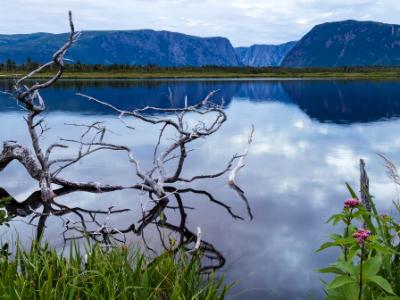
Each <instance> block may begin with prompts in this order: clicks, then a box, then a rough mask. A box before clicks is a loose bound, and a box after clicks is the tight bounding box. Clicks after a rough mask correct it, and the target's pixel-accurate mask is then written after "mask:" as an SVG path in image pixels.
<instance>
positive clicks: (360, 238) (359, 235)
mask: <svg viewBox="0 0 400 300" xmlns="http://www.w3.org/2000/svg"><path fill="white" fill-rule="evenodd" d="M370 236H371V231H370V230H368V229H358V230H357V231H356V232H354V233H353V237H355V238H356V240H357V242H358V243H359V244H360V245H363V244H364V242H365V240H366V239H368V237H370Z"/></svg>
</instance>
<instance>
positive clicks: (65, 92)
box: [0, 80, 400, 124]
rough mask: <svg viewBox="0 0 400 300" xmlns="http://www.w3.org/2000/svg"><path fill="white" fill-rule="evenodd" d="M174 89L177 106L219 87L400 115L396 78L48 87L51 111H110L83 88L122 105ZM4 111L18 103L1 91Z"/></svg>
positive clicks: (336, 117)
mask: <svg viewBox="0 0 400 300" xmlns="http://www.w3.org/2000/svg"><path fill="white" fill-rule="evenodd" d="M11 84H12V81H10V80H0V90H7V89H10V88H11ZM169 89H170V90H171V92H172V93H173V95H174V96H175V97H174V99H176V100H175V102H174V103H173V105H175V106H177V107H178V106H183V105H184V99H185V96H187V97H188V100H189V104H193V103H194V102H195V101H197V99H203V98H204V97H205V96H206V95H207V93H208V92H209V91H212V90H219V96H220V97H221V98H222V99H224V102H225V104H226V106H229V104H230V103H231V102H232V100H233V99H234V98H243V99H248V100H251V101H260V102H262V101H278V102H283V103H292V104H295V105H297V106H298V107H299V108H300V109H301V110H303V111H304V112H305V113H306V114H307V115H308V116H309V117H310V118H312V119H316V120H318V121H320V122H330V123H338V124H351V123H367V122H372V121H377V120H382V119H391V118H396V117H399V116H400V82H399V81H395V80H385V81H372V80H272V81H271V80H270V81H265V80H253V81H250V80H245V81H243V80H227V81H220V80H114V81H106V80H81V81H73V80H64V81H61V82H59V83H58V84H57V86H56V87H53V88H50V89H48V90H47V91H45V92H44V95H45V96H46V97H47V98H48V99H63V101H51V102H49V103H48V110H49V111H70V112H79V113H96V114H99V113H101V114H109V113H110V110H109V109H107V108H105V107H102V106H99V105H96V104H94V103H91V102H89V101H82V99H79V98H78V97H76V96H75V93H77V92H80V93H83V94H88V95H91V96H93V97H98V98H102V99H107V100H108V101H109V102H110V103H111V104H113V105H115V106H117V107H120V108H122V109H133V108H141V107H144V106H146V105H152V106H157V107H163V108H167V107H171V103H170V101H169V99H168V97H169ZM0 103H2V105H1V106H0V111H5V110H15V109H16V108H17V107H16V106H15V104H14V103H13V102H12V101H9V100H8V99H7V96H6V95H1V94H0Z"/></svg>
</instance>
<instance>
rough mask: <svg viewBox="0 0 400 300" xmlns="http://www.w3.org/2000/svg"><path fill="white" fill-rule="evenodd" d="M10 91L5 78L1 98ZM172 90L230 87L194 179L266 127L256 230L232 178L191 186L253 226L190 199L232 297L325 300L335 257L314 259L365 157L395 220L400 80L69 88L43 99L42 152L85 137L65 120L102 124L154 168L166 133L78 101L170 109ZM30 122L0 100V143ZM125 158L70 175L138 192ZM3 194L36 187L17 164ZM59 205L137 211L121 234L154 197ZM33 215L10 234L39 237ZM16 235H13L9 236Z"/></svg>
mask: <svg viewBox="0 0 400 300" xmlns="http://www.w3.org/2000/svg"><path fill="white" fill-rule="evenodd" d="M8 85H9V82H6V81H0V88H1V89H2V90H4V89H7V87H8ZM168 88H170V89H171V90H172V92H173V95H174V98H175V105H176V106H180V105H183V103H184V102H183V101H184V100H183V99H184V96H185V95H187V96H188V99H189V101H191V102H195V101H197V100H199V99H201V98H202V97H204V96H205V95H206V94H208V92H209V91H211V90H215V89H219V90H220V91H219V93H218V96H217V97H219V98H223V99H224V101H225V103H226V113H227V116H228V121H227V122H226V123H225V124H224V126H223V128H222V129H221V130H220V131H219V132H217V133H216V134H215V135H214V136H212V137H210V138H209V139H208V140H207V141H199V142H196V144H195V145H194V148H195V149H196V151H193V152H191V153H190V157H189V158H188V160H187V166H186V169H185V174H187V176H190V175H193V174H199V173H205V172H207V171H211V172H212V171H218V170H220V169H221V168H223V167H224V166H225V164H224V162H225V161H227V160H228V159H229V158H230V156H231V155H232V154H234V153H235V152H241V151H242V149H243V145H244V143H245V141H246V136H247V133H248V130H249V128H250V126H251V124H254V126H255V128H256V133H255V141H254V144H253V146H252V149H251V152H250V154H249V156H248V159H247V166H246V168H245V169H244V170H243V172H242V173H240V176H239V179H238V182H239V184H240V186H241V187H242V188H243V189H244V190H245V192H246V194H247V196H248V198H249V200H250V203H251V207H252V210H253V214H254V219H253V221H250V220H249V218H248V216H247V215H246V208H245V206H244V204H243V202H242V201H241V200H240V199H239V198H238V197H237V195H236V194H235V193H234V192H233V191H232V190H230V189H229V188H228V187H227V186H226V180H227V178H226V177H224V178H222V179H219V180H209V181H203V182H198V183H196V184H194V185H193V187H195V188H198V189H205V190H207V191H210V192H212V193H213V195H214V196H215V198H216V199H218V200H220V201H222V202H224V203H226V204H227V205H229V206H231V207H232V209H233V211H234V213H236V214H239V215H241V216H243V217H244V220H243V221H241V220H235V219H233V218H232V217H231V216H230V215H229V214H228V213H227V211H226V210H225V209H224V208H223V207H221V206H219V205H216V204H215V203H211V202H209V201H208V200H207V199H206V198H204V197H202V196H201V195H189V194H188V195H184V197H183V198H184V199H183V201H184V203H185V204H186V205H188V206H190V207H193V208H195V209H190V210H188V211H187V214H188V218H187V226H188V228H190V229H191V230H193V231H195V229H196V227H197V226H200V227H201V228H202V231H203V238H204V240H206V241H207V242H209V243H211V244H213V245H214V247H215V248H216V249H217V250H218V251H220V252H221V253H222V254H223V255H224V257H225V259H226V263H225V265H224V267H223V269H222V271H224V272H225V273H226V274H227V280H228V281H233V280H237V281H238V284H237V286H236V288H235V289H234V290H233V292H232V293H231V297H232V298H233V299H308V297H309V296H310V295H313V296H316V297H317V299H319V298H321V297H322V291H321V284H320V280H319V279H320V278H321V277H320V275H319V274H317V273H315V271H314V270H315V269H317V268H319V267H322V266H325V265H326V264H328V263H329V262H330V261H332V260H333V259H334V257H335V252H334V251H327V252H324V253H317V254H316V253H314V251H315V249H317V248H318V246H319V245H320V244H321V243H322V242H324V241H325V240H326V239H327V235H328V233H329V231H330V230H331V228H330V227H329V226H327V225H326V224H325V220H326V219H327V218H328V216H329V215H330V214H332V213H334V212H337V211H338V210H339V209H341V206H342V202H343V200H344V199H345V198H346V197H347V196H348V195H347V192H346V188H345V186H344V183H345V182H346V181H347V182H349V183H351V184H352V185H353V186H355V187H357V180H358V159H359V158H361V157H362V158H364V159H365V160H366V162H367V168H368V171H369V175H370V179H371V191H372V193H373V194H374V195H375V196H376V198H377V202H378V205H379V207H380V208H381V210H382V211H385V212H390V211H389V209H390V203H391V200H393V199H394V198H395V197H397V193H396V188H395V186H394V185H393V184H392V183H391V182H390V180H389V179H388V178H387V176H386V174H385V169H384V166H383V163H382V161H381V160H380V158H379V157H378V156H377V155H376V153H377V152H379V153H384V154H386V155H388V156H389V157H391V158H392V159H393V160H395V161H400V136H399V134H398V132H399V130H398V129H399V128H400V120H399V119H398V116H400V81H331V80H329V81H328V80H313V81H311V80H310V81H309V80H283V81H282V80H281V81H278V80H252V81H245V80H244V81H235V80H226V81H220V80H219V81H216V80H212V81H205V80H191V81H165V80H164V81H156V80H152V81H113V82H108V81H76V82H75V81H64V82H61V83H59V84H58V86H56V87H55V88H52V89H49V90H47V91H46V92H44V93H43V95H44V96H45V99H46V101H47V106H48V113H47V115H46V119H47V123H48V125H49V127H51V131H49V132H48V134H47V135H46V139H45V140H44V141H43V143H45V144H46V143H52V142H53V141H54V140H55V139H57V138H58V137H67V138H68V137H76V136H77V135H78V134H79V133H80V129H79V128H75V127H66V126H65V125H64V123H88V122H89V121H93V120H96V119H100V120H103V121H105V122H106V124H107V125H108V126H109V128H110V129H112V130H113V131H115V132H117V133H119V134H110V135H109V137H108V138H109V140H111V141H113V142H116V143H122V144H127V145H129V146H131V147H132V148H133V149H135V151H136V154H137V156H138V157H139V158H140V159H141V160H142V161H143V164H144V165H149V163H151V151H152V147H153V146H154V144H155V143H156V141H157V132H158V128H150V127H147V126H143V124H140V123H138V122H134V123H133V124H134V126H135V128H136V130H135V131H134V132H127V131H126V130H125V129H123V127H122V126H121V124H120V122H119V121H118V120H116V117H115V115H113V114H112V113H111V112H110V111H109V110H107V109H105V108H103V107H100V106H98V105H96V104H94V103H90V102H88V101H85V100H83V99H81V98H79V97H77V96H76V95H75V93H76V92H82V93H85V94H88V95H92V96H95V97H98V98H100V99H104V100H106V101H108V102H110V103H112V104H114V105H116V106H119V107H122V108H132V107H142V106H144V105H148V104H151V105H156V106H160V107H167V106H168V105H170V104H169V101H168V98H167V96H168ZM22 117H23V112H21V111H20V110H19V108H17V107H16V106H15V105H14V103H13V102H12V101H11V100H10V99H8V98H7V96H5V95H0V141H3V140H17V141H19V142H21V143H24V142H28V136H27V132H26V129H25V124H24V122H23V119H22ZM125 134H129V137H128V138H127V137H126V135H125ZM122 135H123V136H122ZM125 161H126V160H125V158H124V156H122V155H120V154H115V153H100V154H98V155H95V156H93V157H92V158H90V159H88V160H86V161H84V162H83V163H81V164H79V165H77V166H76V167H74V168H73V169H71V170H70V171H68V172H65V173H64V175H63V177H66V178H73V179H76V180H92V181H101V182H104V183H118V184H126V185H128V184H131V183H132V182H134V176H133V172H132V169H131V167H130V166H129V165H128V164H126V163H125ZM0 187H1V188H3V189H4V190H6V191H7V192H8V193H10V194H11V195H12V196H13V197H15V198H16V199H18V200H19V201H23V200H25V199H26V198H27V197H28V196H29V195H30V194H31V193H32V192H34V191H35V190H36V188H37V186H36V183H35V182H34V181H32V180H31V179H30V178H29V177H28V176H27V174H26V173H25V170H24V169H23V168H22V167H21V166H19V165H18V164H17V163H12V164H11V165H10V166H9V167H8V168H7V169H6V170H5V171H3V172H1V173H0ZM57 201H58V202H60V203H64V204H67V205H70V206H80V207H83V208H88V209H100V208H107V207H109V206H111V205H113V206H115V207H116V208H130V209H131V211H129V212H126V213H123V214H119V215H118V216H111V220H110V222H111V223H112V225H113V226H115V227H120V228H126V227H128V226H129V225H130V224H132V223H133V222H134V220H137V218H138V217H139V216H140V214H141V209H140V203H141V202H142V203H145V205H146V201H147V200H146V199H144V198H143V195H140V194H139V193H136V192H132V191H119V192H113V193H108V194H89V193H82V192H80V193H73V194H69V195H65V196H62V197H59V198H58V199H57ZM38 209H39V211H40V208H38ZM31 217H32V215H30V216H29V217H27V218H23V217H17V218H15V219H14V221H13V222H12V228H14V229H15V231H17V232H18V233H19V234H20V236H21V237H22V238H23V239H25V240H29V238H31V237H32V234H33V232H34V227H32V226H31V225H28V224H26V222H27V221H29V220H30V219H31ZM167 217H168V218H169V220H171V221H172V222H173V221H174V220H177V216H176V215H175V214H174V212H173V211H172V210H171V212H170V214H169V215H168V216H167ZM33 223H35V222H33ZM46 225H47V228H46V237H47V238H48V239H49V240H51V241H52V243H53V244H54V245H56V246H61V245H62V244H63V238H62V236H61V235H60V233H61V232H62V231H63V227H62V221H61V220H60V218H57V217H50V218H49V219H48V222H47V224H46ZM15 231H14V232H15ZM9 235H10V233H8V232H5V233H4V235H3V238H7V236H9ZM128 238H129V239H130V240H133V237H129V236H128ZM147 239H148V242H149V243H154V244H157V243H158V233H157V232H156V231H154V230H151V229H150V230H149V231H148V232H147Z"/></svg>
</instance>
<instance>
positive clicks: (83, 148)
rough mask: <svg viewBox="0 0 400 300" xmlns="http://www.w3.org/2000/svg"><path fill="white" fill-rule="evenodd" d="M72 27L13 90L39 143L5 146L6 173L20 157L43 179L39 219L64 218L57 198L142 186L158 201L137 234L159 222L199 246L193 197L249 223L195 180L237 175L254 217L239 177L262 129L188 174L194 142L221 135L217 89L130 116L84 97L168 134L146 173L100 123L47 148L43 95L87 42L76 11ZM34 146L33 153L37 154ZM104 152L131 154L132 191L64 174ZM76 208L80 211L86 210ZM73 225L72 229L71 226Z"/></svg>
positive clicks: (1, 164)
mask: <svg viewBox="0 0 400 300" xmlns="http://www.w3.org/2000/svg"><path fill="white" fill-rule="evenodd" d="M69 25H70V32H69V35H68V39H67V41H66V43H65V44H64V45H63V46H62V47H61V48H60V49H59V50H58V51H56V52H55V53H54V55H53V58H52V60H51V61H49V62H48V63H45V64H43V65H41V66H39V67H38V68H37V69H35V70H33V71H32V72H30V73H29V74H27V75H26V76H24V77H22V78H21V79H19V80H17V81H16V82H15V84H14V87H13V91H12V92H10V93H9V94H10V95H11V96H12V97H13V98H14V99H15V100H16V101H17V103H18V104H20V105H21V107H22V108H23V109H24V110H25V111H26V118H25V120H26V124H27V129H28V131H29V135H30V139H31V147H27V146H25V145H22V144H20V143H18V142H16V141H6V142H4V144H3V150H2V152H1V153H0V171H2V170H3V169H5V168H6V167H7V165H8V164H9V163H10V162H12V161H13V160H17V161H18V162H19V163H21V164H22V165H23V166H24V167H25V169H26V170H27V172H28V174H29V175H30V176H31V177H32V178H33V179H35V180H36V181H37V182H38V187H39V190H40V198H41V201H42V206H43V211H42V213H41V214H38V213H36V215H35V216H37V217H39V226H38V227H39V228H42V227H44V224H45V222H46V219H47V217H48V216H49V215H50V214H53V215H57V214H59V213H60V212H59V210H61V211H62V210H63V208H62V207H59V209H58V210H57V209H54V205H56V206H57V202H56V201H55V198H56V197H57V196H60V195H62V194H63V193H64V192H67V191H68V192H72V191H86V192H92V193H101V192H111V191H116V190H122V189H135V190H138V191H140V192H141V193H145V194H146V195H147V196H148V198H149V199H150V200H151V202H152V203H153V206H152V208H150V209H148V210H147V209H144V208H143V211H142V218H141V219H140V220H139V221H138V223H137V224H136V225H134V226H133V225H132V226H129V230H125V232H128V231H132V232H133V233H135V234H137V235H142V236H144V232H143V231H144V229H145V228H146V227H147V226H148V225H150V224H153V225H155V226H156V227H157V228H161V227H162V228H166V229H170V230H172V231H174V232H180V242H179V243H178V245H179V246H182V245H188V244H191V243H194V242H196V239H197V240H199V237H197V235H196V234H194V233H193V232H191V231H190V230H189V229H187V227H186V225H185V224H186V213H185V209H186V207H185V206H184V203H183V202H184V201H183V199H182V196H183V195H187V194H189V193H190V194H192V195H194V196H196V197H203V198H205V199H208V200H209V201H211V202H212V203H215V204H217V205H219V206H222V207H223V208H224V209H226V211H227V212H228V213H229V214H230V215H231V216H232V217H234V218H240V219H241V217H240V216H238V215H236V214H235V213H234V212H233V211H232V209H231V207H230V206H228V205H226V204H225V203H223V202H221V201H218V200H216V199H215V198H214V197H213V196H212V194H211V193H209V192H207V191H202V190H196V189H194V188H193V187H192V183H193V182H195V181H199V180H206V179H215V178H218V177H221V176H224V175H226V176H227V177H229V180H228V183H229V186H230V187H231V188H233V190H235V191H236V192H238V194H239V196H240V198H241V199H242V200H244V202H245V204H246V207H247V210H248V214H249V216H250V218H252V213H251V209H250V205H249V203H248V200H247V198H246V197H245V194H244V192H243V191H242V190H241V189H240V188H239V187H238V186H237V184H236V176H237V173H238V172H239V170H240V169H242V168H243V167H244V165H245V163H244V161H245V158H246V156H247V154H248V151H249V147H250V145H251V143H252V140H253V132H254V128H253V129H252V130H251V131H250V134H249V138H248V141H247V147H246V150H245V151H244V153H242V154H235V155H233V156H232V157H231V159H230V160H229V161H228V162H227V163H226V165H225V166H224V167H223V168H222V169H221V170H220V171H219V172H215V173H209V174H199V175H195V176H191V177H188V176H185V175H184V169H185V168H184V166H185V162H186V160H187V158H188V156H189V154H190V152H191V151H192V149H190V148H189V147H190V145H191V144H192V143H193V142H194V141H196V140H199V139H206V138H207V137H209V136H210V135H213V134H214V133H216V132H217V131H218V130H219V129H220V128H221V126H222V125H223V124H224V123H225V121H226V120H227V116H226V114H225V112H224V103H223V101H221V103H216V102H214V101H213V97H214V96H215V94H216V93H217V91H213V92H211V93H210V94H209V95H208V96H206V97H205V98H204V99H202V100H201V101H199V102H198V103H196V104H193V105H188V101H187V99H185V105H184V106H183V107H175V105H174V101H173V95H172V93H171V92H170V102H171V107H170V108H159V107H152V106H146V107H143V108H140V109H133V110H130V111H128V110H122V109H120V108H118V107H115V106H113V105H111V104H109V103H107V102H106V101H104V100H100V99H96V98H93V97H91V96H90V95H83V94H78V95H79V96H81V97H83V98H85V99H86V100H90V101H94V102H96V103H97V104H99V105H103V106H105V107H108V108H109V109H110V110H113V111H114V112H115V113H116V114H118V116H119V119H120V120H121V122H122V124H123V126H124V127H126V128H128V129H129V130H132V132H133V133H134V132H135V131H134V130H135V129H134V128H133V127H132V126H131V125H129V120H127V118H131V119H132V120H136V121H141V122H144V123H145V124H148V125H151V126H157V127H158V128H159V130H160V133H159V135H158V137H157V142H156V144H155V147H154V150H153V155H152V156H153V157H152V164H151V167H150V168H149V169H146V170H145V169H143V167H142V165H141V163H140V161H139V160H138V159H137V158H136V156H135V151H134V149H132V148H130V147H128V146H126V145H118V144H114V143H112V142H108V141H107V140H106V139H107V135H108V132H109V130H108V129H107V128H106V127H105V125H104V124H103V123H102V122H99V121H96V122H93V123H91V124H66V125H67V126H78V127H80V128H82V130H83V132H82V134H81V136H80V137H78V138H69V139H66V138H61V139H60V140H59V141H57V142H56V143H53V144H51V145H50V146H48V147H46V148H45V147H43V145H42V137H43V135H44V134H45V133H46V132H47V131H48V130H49V128H48V127H47V126H46V122H45V120H44V118H40V116H41V114H42V113H43V112H44V111H45V109H46V104H45V100H44V99H43V98H42V96H41V94H40V92H41V90H43V89H45V88H48V87H50V86H52V85H54V84H55V83H56V82H57V81H58V80H59V79H60V78H61V76H62V74H63V71H64V60H65V55H66V53H67V51H68V50H69V49H70V47H71V46H72V45H73V43H75V42H76V41H77V40H78V38H79V35H80V33H79V32H75V29H74V25H73V21H72V15H71V12H70V13H69ZM50 66H53V67H56V68H57V71H56V73H55V74H54V75H53V76H52V77H51V78H50V79H48V80H47V81H44V82H42V83H34V84H31V82H32V80H33V79H34V76H35V75H36V74H37V73H39V72H41V71H43V70H44V69H46V68H48V67H50ZM72 145H73V146H74V147H77V148H78V151H77V153H76V154H75V155H73V156H71V157H59V158H57V157H55V156H56V150H57V149H64V148H68V147H71V146H72ZM30 148H32V149H33V153H32V152H31V150H30ZM98 151H118V152H125V153H126V154H127V162H128V163H129V164H130V165H131V167H132V168H133V170H134V173H135V174H136V177H137V182H134V183H132V184H131V185H129V186H122V185H109V184H103V183H98V182H78V181H73V180H67V179H64V178H62V176H61V174H62V173H63V172H64V171H65V170H66V169H68V168H70V167H72V166H73V165H75V164H76V163H78V162H80V161H81V160H83V159H85V158H86V157H88V156H90V155H92V154H93V153H95V152H98ZM56 187H57V188H56ZM172 203H175V204H172ZM171 208H172V209H174V210H175V209H176V210H178V211H179V213H180V224H177V225H174V224H170V223H168V222H167V221H166V220H165V219H164V218H163V217H162V216H163V215H165V212H166V211H167V210H168V209H171ZM65 209H66V208H65ZM68 211H70V210H68ZM74 211H78V212H79V210H74ZM92 221H93V220H92ZM69 225H70V226H71V224H69ZM103 225H104V224H103ZM79 228H81V229H82V231H86V230H87V229H86V228H85V226H83V227H79ZM74 229H75V230H77V229H78V226H74ZM178 229H179V230H178ZM88 232H89V231H88ZM120 232H123V231H120ZM101 233H102V234H103V235H105V236H108V235H112V234H113V233H115V232H113V230H110V228H107V226H105V225H104V226H103V227H102V231H101ZM41 234H42V230H41V231H39V230H38V236H40V235H41ZM196 245H197V246H196V247H199V248H203V250H204V249H208V250H209V249H210V248H211V247H210V245H207V244H206V243H199V242H198V241H197V242H196ZM198 245H200V246H198ZM175 249H177V248H175ZM217 256H218V255H217Z"/></svg>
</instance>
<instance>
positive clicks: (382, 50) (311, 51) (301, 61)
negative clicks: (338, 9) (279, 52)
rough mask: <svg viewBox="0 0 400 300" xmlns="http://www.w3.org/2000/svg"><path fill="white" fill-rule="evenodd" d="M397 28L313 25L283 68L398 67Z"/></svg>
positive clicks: (399, 40)
mask: <svg viewBox="0 0 400 300" xmlns="http://www.w3.org/2000/svg"><path fill="white" fill-rule="evenodd" d="M398 65H400V26H399V25H391V24H384V23H377V22H360V21H352V20H349V21H342V22H332V23H324V24H321V25H317V26H315V27H314V28H313V29H312V30H311V31H310V32H309V33H307V34H306V35H305V36H304V37H303V38H302V39H301V40H300V41H299V42H298V43H297V44H296V45H295V47H293V49H292V50H291V51H290V52H289V53H288V54H287V55H286V57H285V59H284V60H283V62H282V66H287V67H316V66H318V67H334V66H398Z"/></svg>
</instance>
